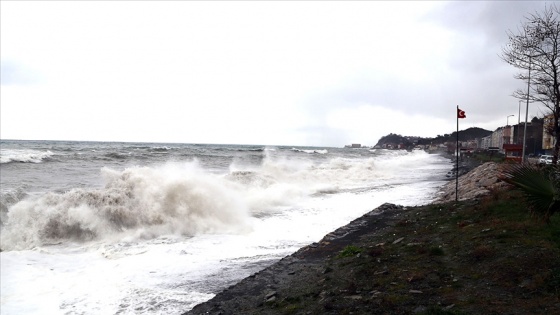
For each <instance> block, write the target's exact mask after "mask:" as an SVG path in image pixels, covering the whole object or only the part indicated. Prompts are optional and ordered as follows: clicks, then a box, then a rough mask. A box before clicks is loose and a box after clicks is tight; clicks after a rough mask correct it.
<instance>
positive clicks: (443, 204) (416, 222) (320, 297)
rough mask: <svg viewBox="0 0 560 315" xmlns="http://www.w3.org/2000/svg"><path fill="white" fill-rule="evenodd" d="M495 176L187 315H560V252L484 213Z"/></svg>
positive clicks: (283, 266)
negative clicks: (529, 241)
mask: <svg viewBox="0 0 560 315" xmlns="http://www.w3.org/2000/svg"><path fill="white" fill-rule="evenodd" d="M473 167H474V165H473ZM498 173H499V166H498V165H496V164H495V163H485V164H482V165H479V166H478V167H475V168H474V169H472V170H471V171H470V172H467V173H465V174H463V175H462V176H461V177H460V178H459V200H460V201H459V202H458V203H456V202H455V180H452V181H450V182H449V183H447V184H446V185H445V186H444V187H443V188H442V190H441V193H440V194H439V196H438V198H437V201H436V202H434V203H433V204H431V205H426V206H420V207H402V206H397V205H393V204H384V205H382V206H380V207H379V208H377V209H374V210H372V211H371V212H369V213H367V214H365V215H364V216H362V217H360V218H358V219H356V220H354V221H352V222H351V223H349V224H348V225H346V226H343V227H341V228H339V229H337V230H336V231H334V232H332V233H329V234H328V235H326V236H325V237H324V238H323V239H322V240H321V241H319V242H317V243H313V244H311V245H309V246H306V247H303V248H301V249H300V250H299V251H297V252H296V253H294V254H292V255H290V256H287V257H285V258H283V259H282V260H280V261H278V262H277V263H275V264H273V265H272V266H270V267H268V268H266V269H264V270H262V271H260V272H257V273H255V274H253V275H251V276H250V277H248V278H245V279H243V280H242V281H241V282H239V283H237V284H235V285H233V286H231V287H229V288H227V289H225V290H224V291H222V292H220V293H218V294H217V295H216V296H215V297H214V298H213V299H211V300H209V301H207V302H205V303H202V304H199V305H197V306H195V307H194V308H193V309H192V310H190V311H188V312H186V313H185V314H224V315H225V314H493V313H495V314H537V313H543V314H544V313H546V314H560V295H559V294H558V290H559V289H560V250H558V248H554V250H551V249H550V245H543V244H531V245H530V246H524V244H523V243H524V242H526V239H527V238H528V236H527V235H528V233H529V234H530V232H528V231H529V229H530V227H528V225H527V224H523V225H522V224H519V223H516V224H517V225H515V224H510V223H508V222H509V221H504V220H503V219H496V218H494V217H493V214H492V213H491V212H490V211H489V210H488V209H487V208H485V207H487V205H488V204H490V203H491V201H492V200H494V201H495V200H499V199H500V198H501V197H499V196H498V194H499V192H500V191H504V189H503V188H504V187H505V184H504V183H503V182H501V181H500V180H499V179H498ZM485 196H486V197H485ZM484 198H487V200H490V201H485V199H484ZM507 198H510V197H507ZM487 216H489V217H488V218H486V217H487ZM516 220H517V219H516ZM535 228H536V229H539V228H540V227H539V226H537V227H535ZM536 265H539V267H540V268H533V267H534V266H536ZM555 266H556V267H555ZM555 268H556V269H555ZM520 270H522V271H520ZM543 270H544V271H543ZM555 273H558V276H557V277H558V279H556V278H554V277H555ZM543 279H545V280H547V279H548V280H550V279H552V280H550V281H552V283H553V284H554V283H555V282H554V281H557V282H558V286H557V287H553V289H550V285H549V284H548V283H549V282H546V281H545V280H543ZM548 280H547V281H548ZM543 281H544V282H543ZM543 283H544V284H543ZM550 290H552V291H551V292H552V293H550V292H549V291H550ZM555 290H556V291H555ZM543 292H544V293H543Z"/></svg>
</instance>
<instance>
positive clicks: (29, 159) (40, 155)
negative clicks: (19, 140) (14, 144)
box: [0, 150, 54, 164]
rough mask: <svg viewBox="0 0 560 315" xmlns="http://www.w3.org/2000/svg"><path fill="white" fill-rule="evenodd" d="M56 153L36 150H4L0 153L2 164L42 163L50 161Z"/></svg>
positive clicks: (0, 162)
mask: <svg viewBox="0 0 560 315" xmlns="http://www.w3.org/2000/svg"><path fill="white" fill-rule="evenodd" d="M53 155H54V153H52V152H51V151H35V150H2V151H0V164H7V163H13V162H19V163H41V162H43V161H45V160H48V159H50V158H51V157H52V156H53Z"/></svg>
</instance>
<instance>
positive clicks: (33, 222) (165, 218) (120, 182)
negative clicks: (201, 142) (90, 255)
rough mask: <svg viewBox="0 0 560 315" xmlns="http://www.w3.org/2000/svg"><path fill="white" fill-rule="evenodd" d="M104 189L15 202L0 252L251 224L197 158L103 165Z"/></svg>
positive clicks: (243, 208)
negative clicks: (155, 163)
mask: <svg viewBox="0 0 560 315" xmlns="http://www.w3.org/2000/svg"><path fill="white" fill-rule="evenodd" d="M102 174H103V177H104V178H105V181H106V185H105V187H104V188H101V189H72V190H70V191H68V192H64V193H54V192H51V193H47V194H44V195H42V196H40V197H37V198H33V199H29V200H23V201H20V202H19V203H17V204H15V205H13V206H12V207H11V209H10V211H9V212H8V214H7V217H8V219H7V224H6V225H5V226H4V229H3V231H2V232H3V235H2V249H3V250H11V249H25V248H32V247H34V246H40V245H44V244H50V243H56V242H64V241H66V240H72V241H89V240H93V239H100V238H106V237H108V236H111V235H114V234H138V232H141V233H140V235H139V236H141V237H143V238H152V237H156V236H159V235H162V234H163V235H165V234H176V233H178V234H182V235H195V234H199V233H216V232H221V233H222V232H231V233H238V232H242V231H244V230H246V229H248V228H249V224H248V221H247V218H248V208H247V206H246V203H245V202H244V201H243V200H241V199H240V198H239V196H238V194H237V193H236V191H235V190H233V189H232V188H231V186H228V185H224V181H223V180H222V179H220V178H219V177H217V176H215V175H212V174H209V173H207V172H204V171H203V170H202V169H201V168H200V167H199V166H198V164H197V163H196V162H191V163H183V164H181V165H178V164H171V163H170V164H166V165H164V166H160V167H156V168H151V167H133V168H127V169H125V170H124V171H122V172H119V171H115V170H112V169H108V168H104V169H103V170H102Z"/></svg>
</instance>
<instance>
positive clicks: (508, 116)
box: [506, 115, 515, 127]
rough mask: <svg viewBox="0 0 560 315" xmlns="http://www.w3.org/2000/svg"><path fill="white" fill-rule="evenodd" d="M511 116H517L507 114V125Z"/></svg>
mask: <svg viewBox="0 0 560 315" xmlns="http://www.w3.org/2000/svg"><path fill="white" fill-rule="evenodd" d="M511 116H515V115H508V116H507V118H506V127H507V126H509V118H510V117H511Z"/></svg>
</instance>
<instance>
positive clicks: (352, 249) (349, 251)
mask: <svg viewBox="0 0 560 315" xmlns="http://www.w3.org/2000/svg"><path fill="white" fill-rule="evenodd" d="M361 252H362V249H361V248H359V247H357V246H354V245H348V246H346V247H345V248H344V249H343V250H342V251H341V252H340V253H339V254H338V255H337V256H336V257H337V258H344V257H351V256H356V255H357V254H359V253H361Z"/></svg>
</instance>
